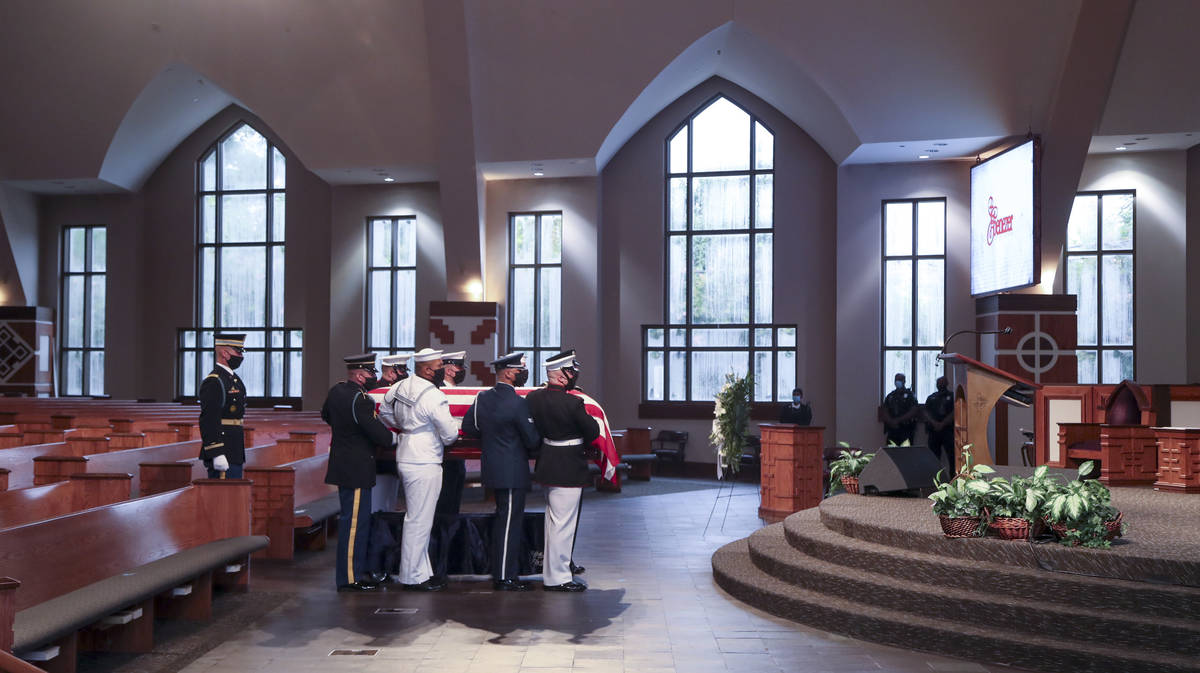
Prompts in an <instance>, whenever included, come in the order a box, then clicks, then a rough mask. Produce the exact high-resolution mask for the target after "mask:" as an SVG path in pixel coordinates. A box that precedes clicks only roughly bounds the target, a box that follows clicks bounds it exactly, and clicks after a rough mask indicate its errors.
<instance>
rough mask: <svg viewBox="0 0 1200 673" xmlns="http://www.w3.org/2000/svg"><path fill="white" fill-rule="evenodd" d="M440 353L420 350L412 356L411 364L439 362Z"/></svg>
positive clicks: (424, 349)
mask: <svg viewBox="0 0 1200 673" xmlns="http://www.w3.org/2000/svg"><path fill="white" fill-rule="evenodd" d="M441 359H442V351H435V350H433V349H432V348H422V349H421V350H419V351H417V352H416V354H415V355H413V362H429V361H431V360H441Z"/></svg>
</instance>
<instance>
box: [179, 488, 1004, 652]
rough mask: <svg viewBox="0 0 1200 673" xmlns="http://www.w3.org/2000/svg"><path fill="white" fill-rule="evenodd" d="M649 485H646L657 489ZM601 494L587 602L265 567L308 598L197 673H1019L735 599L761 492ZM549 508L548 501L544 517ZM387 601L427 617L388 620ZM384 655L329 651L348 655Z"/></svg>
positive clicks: (585, 555) (478, 583) (314, 565)
mask: <svg viewBox="0 0 1200 673" xmlns="http://www.w3.org/2000/svg"><path fill="white" fill-rule="evenodd" d="M640 487H641V488H646V486H644V485H642V486H640ZM638 488H639V485H638V484H636V483H634V484H633V485H631V486H630V487H629V488H628V489H627V492H626V497H619V498H617V497H611V496H608V497H606V496H605V495H604V494H595V493H591V494H589V495H588V498H587V500H586V501H585V507H584V515H583V523H582V526H583V528H581V530H580V533H579V541H578V545H577V548H576V560H577V561H578V562H580V563H581V564H583V565H585V566H586V567H587V572H586V574H585V575H583V576H582V577H583V579H586V580H587V582H588V583H589V585H590V589H589V590H588V591H586V592H584V593H582V594H554V593H545V592H542V591H533V592H529V593H523V594H515V593H492V592H491V585H490V582H488V581H484V578H480V579H477V580H458V581H454V582H452V584H451V587H450V589H449V590H447V591H445V592H441V593H436V594H416V593H406V592H389V593H382V594H338V593H336V592H334V591H333V578H332V574H333V571H332V565H333V556H332V552H331V551H329V550H327V551H325V552H322V553H318V554H311V553H310V554H301V555H300V556H299V558H298V559H297V560H296V561H295V562H292V563H287V564H280V563H257V564H256V565H255V568H254V579H253V588H254V590H258V591H271V592H287V593H293V594H294V598H292V599H290V600H288V601H287V602H286V603H285V604H284V605H282V606H281V607H280V608H279V609H277V610H275V611H273V612H271V613H269V614H268V616H267V617H266V618H264V619H262V620H260V621H259V622H258V623H256V624H253V625H252V626H251V627H250V628H248V629H246V630H245V631H243V632H242V633H241V634H240V635H239V636H237V637H236V638H235V639H233V640H232V641H230V642H227V643H225V644H224V645H222V646H220V647H218V648H216V649H214V650H212V651H211V652H209V653H207V654H205V655H204V656H202V657H201V658H199V659H197V660H196V661H194V662H193V663H192V664H191V665H190V666H188V667H187V668H186V669H184V670H186V671H187V672H188V673H199V672H201V671H203V672H207V673H217V672H233V671H272V672H275V673H286V672H290V671H343V670H346V671H389V672H392V673H407V672H422V673H423V672H426V671H428V672H443V673H476V672H479V673H483V672H486V673H516V672H518V671H521V672H526V671H528V672H534V671H536V672H537V673H559V672H566V671H578V672H585V671H586V672H592V673H602V672H603V673H609V672H611V673H634V672H643V671H644V672H646V673H651V672H656V673H657V672H667V671H678V672H680V673H708V672H709V671H714V672H715V671H738V672H739V673H756V672H759V671H787V672H789V673H790V672H805V673H807V672H813V673H815V672H817V671H839V672H853V671H875V672H878V671H901V672H916V671H926V672H929V671H940V672H942V673H958V672H970V671H979V672H986V671H989V670H996V671H998V670H1011V669H1005V668H1003V667H990V668H989V667H985V666H981V665H978V664H974V663H971V662H966V661H959V660H953V659H947V658H944V657H938V656H935V655H927V654H920V653H915V652H909V651H905V650H899V649H895V648H888V647H882V646H878V645H872V644H869V643H864V642H861V641H856V640H850V639H847V638H843V637H840V636H836V635H832V634H827V633H823V632H820V631H816V630H814V629H810V628H807V627H803V626H800V625H797V624H795V623H792V622H789V621H785V620H781V619H777V618H775V617H772V616H770V615H767V614H765V613H763V612H760V611H758V610H755V609H752V608H749V607H747V606H745V605H743V604H741V603H739V602H737V601H736V600H734V599H732V598H730V597H729V596H728V595H726V594H725V593H724V592H723V591H721V590H720V589H719V588H718V587H717V586H716V585H715V583H714V582H713V578H712V569H711V566H710V557H711V555H712V552H713V550H715V549H716V548H717V547H719V546H721V545H722V544H725V543H726V542H729V541H732V540H735V539H737V538H741V537H745V536H746V535H748V534H749V533H750V532H752V531H753V530H755V529H757V528H758V527H760V526H762V525H763V524H762V522H761V521H760V520H759V519H758V518H757V515H756V511H757V509H756V508H757V506H758V496H757V493H758V491H757V485H754V484H737V485H736V486H735V489H734V491H733V494H732V496H731V497H724V496H728V495H729V493H730V491H729V490H728V486H727V487H726V489H725V490H724V491H722V492H721V496H722V497H721V498H720V499H718V498H717V495H718V491H717V490H716V488H715V485H713V486H711V487H705V488H702V489H698V490H691V491H687V492H676V493H669V494H664V495H646V496H644V497H628V496H629V495H630V493H632V492H636V490H637V489H638ZM531 509H533V507H531ZM381 607H397V608H415V609H416V611H415V612H414V613H411V614H382V615H381V614H375V611H376V610H377V609H378V608H381ZM339 648H341V649H375V650H377V652H376V653H375V654H374V655H373V656H364V655H351V656H328V654H329V652H330V651H331V650H334V649H339Z"/></svg>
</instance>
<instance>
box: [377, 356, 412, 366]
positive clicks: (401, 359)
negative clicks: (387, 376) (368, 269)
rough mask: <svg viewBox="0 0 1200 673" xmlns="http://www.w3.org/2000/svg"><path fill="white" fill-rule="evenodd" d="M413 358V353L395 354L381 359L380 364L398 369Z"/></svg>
mask: <svg viewBox="0 0 1200 673" xmlns="http://www.w3.org/2000/svg"><path fill="white" fill-rule="evenodd" d="M412 356H413V354H412V353H393V354H391V355H385V356H383V357H381V358H379V364H380V365H382V366H384V367H396V366H399V365H403V364H405V363H407V362H408V359H409V358H411V357H412Z"/></svg>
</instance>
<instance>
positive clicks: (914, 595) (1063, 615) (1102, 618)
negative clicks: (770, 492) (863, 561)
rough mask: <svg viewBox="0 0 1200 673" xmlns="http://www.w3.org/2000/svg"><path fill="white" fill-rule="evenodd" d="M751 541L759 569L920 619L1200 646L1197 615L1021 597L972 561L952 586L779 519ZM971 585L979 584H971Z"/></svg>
mask: <svg viewBox="0 0 1200 673" xmlns="http://www.w3.org/2000/svg"><path fill="white" fill-rule="evenodd" d="M815 525H818V526H819V525H820V524H815ZM749 549H750V557H751V560H753V562H754V564H755V565H756V566H757V567H758V568H759V569H761V570H762V571H764V572H766V573H768V574H770V575H772V576H774V577H776V578H778V579H781V580H784V581H785V582H787V583H789V584H794V585H796V586H799V587H801V588H804V589H809V590H811V591H816V592H820V593H823V594H827V595H831V596H837V597H840V598H843V599H846V600H851V601H858V602H860V603H864V604H869V605H873V606H876V607H881V608H886V609H889V610H896V611H899V612H908V613H911V614H912V615H913V618H915V619H921V618H924V617H925V616H926V615H937V616H938V617H940V618H942V619H948V620H952V621H962V622H966V623H972V624H976V625H978V626H981V627H989V628H990V627H996V628H1000V629H1005V630H1007V631H1011V632H1017V633H1029V634H1041V635H1045V636H1049V637H1053V638H1063V639H1078V640H1081V641H1090V642H1094V643H1102V644H1108V645H1119V646H1124V647H1127V648H1129V649H1131V650H1143V651H1157V652H1162V653H1166V654H1172V653H1173V654H1190V655H1198V654H1200V623H1198V622H1196V621H1193V620H1185V619H1173V618H1170V617H1150V616H1146V615H1133V614H1128V613H1122V612H1120V611H1118V610H1095V609H1087V608H1080V607H1075V606H1069V605H1066V606H1064V605H1055V604H1052V603H1049V602H1047V601H1044V600H1042V599H1041V597H1040V596H1037V595H1036V594H1034V595H1033V596H1021V597H1017V596H1011V595H1006V594H1000V593H992V592H991V591H990V587H989V586H988V585H987V584H986V583H983V582H981V581H979V580H978V579H977V577H976V575H975V574H974V573H973V572H972V571H971V570H969V569H964V570H963V572H962V574H961V576H960V577H959V578H958V580H957V582H956V584H955V585H953V586H940V585H935V584H927V583H922V582H919V581H913V580H907V579H898V578H896V577H892V576H890V575H887V574H883V573H879V572H875V571H874V570H867V569H861V568H855V567H850V566H845V565H841V564H839V563H837V562H832V563H831V562H828V561H824V560H821V559H817V558H813V557H811V556H808V555H806V554H804V553H803V552H802V551H800V550H798V549H796V548H795V547H793V546H792V545H791V544H789V543H788V540H787V539H786V538H785V535H784V526H783V525H782V524H776V525H774V526H768V527H766V528H763V529H761V530H759V531H757V532H755V533H754V534H753V535H751V536H750V537H749ZM972 586H973V587H976V588H974V589H972V588H969V587H972Z"/></svg>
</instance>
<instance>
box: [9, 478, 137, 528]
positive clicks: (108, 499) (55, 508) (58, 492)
mask: <svg viewBox="0 0 1200 673" xmlns="http://www.w3.org/2000/svg"><path fill="white" fill-rule="evenodd" d="M131 478H132V477H131V475H129V474H73V475H71V477H70V479H68V480H67V481H60V482H57V483H54V484H49V485H47V486H33V487H31V488H20V489H17V490H15V491H5V492H3V493H0V528H12V527H13V526H22V525H24V524H27V523H34V522H36V521H44V520H46V519H53V518H54V517H56V516H63V515H64V514H70V513H72V512H80V511H83V510H85V509H91V508H93V507H102V506H104V505H111V504H112V503H114V502H121V501H122V500H128V499H129V481H130V479H131Z"/></svg>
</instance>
